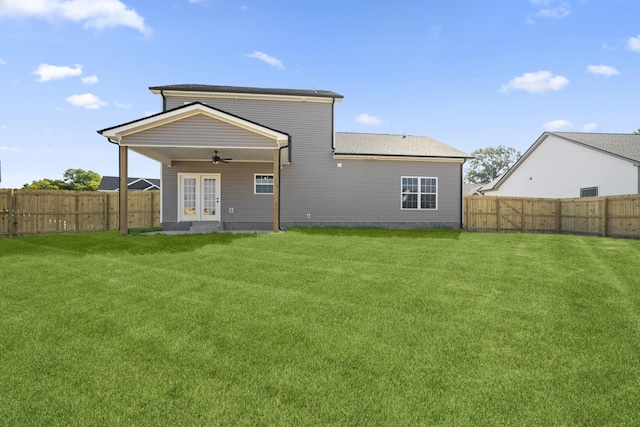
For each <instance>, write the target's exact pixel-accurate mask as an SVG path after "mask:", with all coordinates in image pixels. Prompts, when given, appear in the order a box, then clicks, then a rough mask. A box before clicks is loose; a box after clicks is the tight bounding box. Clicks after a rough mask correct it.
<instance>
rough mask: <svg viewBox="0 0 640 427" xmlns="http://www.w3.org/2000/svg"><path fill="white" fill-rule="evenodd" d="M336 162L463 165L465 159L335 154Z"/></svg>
mask: <svg viewBox="0 0 640 427" xmlns="http://www.w3.org/2000/svg"><path fill="white" fill-rule="evenodd" d="M333 158H334V159H336V160H393V161H404V162H443V163H463V162H464V161H465V159H463V158H455V157H425V156H420V157H418V156H415V157H414V156H384V155H375V154H364V155H363V154H334V155H333Z"/></svg>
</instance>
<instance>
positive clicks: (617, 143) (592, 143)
mask: <svg viewBox="0 0 640 427" xmlns="http://www.w3.org/2000/svg"><path fill="white" fill-rule="evenodd" d="M549 136H555V137H558V138H562V139H564V140H565V141H569V142H572V143H574V144H578V145H582V146H583V147H586V148H589V149H593V150H597V151H600V152H602V153H605V154H609V155H612V156H615V157H618V158H621V159H623V160H628V161H630V162H633V163H634V164H636V165H638V163H640V135H638V134H627V133H583V132H544V133H543V134H542V135H541V136H540V137H539V138H538V139H537V140H536V142H534V143H533V145H532V146H531V147H529V149H528V150H527V151H526V152H525V153H524V154H523V155H522V157H520V159H519V160H518V161H517V162H516V163H515V164H514V165H513V166H511V168H510V169H509V170H508V171H507V173H505V174H504V175H502V176H501V177H499V178H497V181H496V180H494V181H492V182H491V183H489V184H487V185H486V186H485V187H483V188H482V191H483V192H484V191H493V190H497V189H498V188H500V186H501V185H502V183H503V182H505V181H506V180H507V179H508V178H509V176H511V174H512V173H513V172H514V171H515V170H516V169H517V168H518V167H519V166H520V165H521V164H522V163H524V161H525V160H526V159H527V158H528V157H529V156H530V155H531V153H532V152H533V151H534V150H535V149H536V148H538V146H539V145H540V144H542V142H543V141H544V140H545V139H547V138H548V137H549Z"/></svg>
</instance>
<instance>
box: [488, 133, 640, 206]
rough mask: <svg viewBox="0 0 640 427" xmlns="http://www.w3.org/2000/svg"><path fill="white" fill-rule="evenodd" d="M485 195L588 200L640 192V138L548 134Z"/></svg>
mask: <svg viewBox="0 0 640 427" xmlns="http://www.w3.org/2000/svg"><path fill="white" fill-rule="evenodd" d="M481 192H482V193H484V195H486V196H517V197H549V198H568V197H589V196H612V195H623V194H638V193H640V135H635V134H605V133H579V132H545V133H543V134H542V136H540V138H538V140H537V141H536V142H535V143H534V144H533V145H532V146H531V148H529V149H528V150H527V151H526V152H525V153H524V155H523V156H522V157H521V158H520V160H518V161H517V162H516V163H515V164H514V165H513V166H512V167H511V169H509V171H508V172H507V173H505V174H504V175H503V176H502V177H501V178H500V179H498V180H497V182H495V183H490V184H488V185H487V186H485V187H483V188H482V189H481Z"/></svg>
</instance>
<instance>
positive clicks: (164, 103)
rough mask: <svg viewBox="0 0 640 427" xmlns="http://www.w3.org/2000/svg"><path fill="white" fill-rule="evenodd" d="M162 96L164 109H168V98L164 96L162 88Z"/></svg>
mask: <svg viewBox="0 0 640 427" xmlns="http://www.w3.org/2000/svg"><path fill="white" fill-rule="evenodd" d="M160 96H162V111H163V112H164V111H167V98H166V97H165V96H164V90H162V89H161V90H160Z"/></svg>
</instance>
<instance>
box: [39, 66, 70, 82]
mask: <svg viewBox="0 0 640 427" xmlns="http://www.w3.org/2000/svg"><path fill="white" fill-rule="evenodd" d="M32 74H35V75H37V76H40V78H39V79H38V81H39V82H48V81H49V80H56V79H64V78H65V77H71V76H79V75H81V74H82V65H78V64H76V65H74V66H73V68H71V67H67V66H58V65H49V64H40V65H39V66H38V69H37V70H35V71H34V72H33V73H32Z"/></svg>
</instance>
